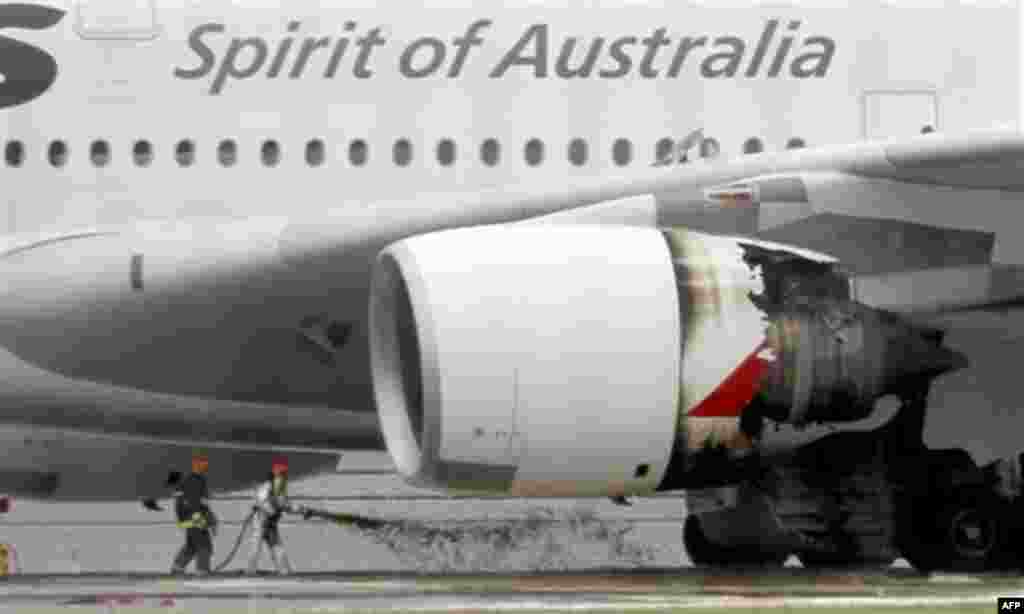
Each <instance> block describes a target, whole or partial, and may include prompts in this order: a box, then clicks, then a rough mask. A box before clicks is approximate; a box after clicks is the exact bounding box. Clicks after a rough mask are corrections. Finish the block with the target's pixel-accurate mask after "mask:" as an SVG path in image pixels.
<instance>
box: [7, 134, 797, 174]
mask: <svg viewBox="0 0 1024 614" xmlns="http://www.w3.org/2000/svg"><path fill="white" fill-rule="evenodd" d="M674 143H675V142H674V141H673V140H672V139H670V138H667V137H666V138H663V139H661V140H659V141H658V142H657V143H656V144H655V146H654V152H653V153H654V160H664V159H666V158H668V157H669V156H671V155H672V153H673V148H674V147H675V145H674ZM805 146H806V142H805V141H804V140H803V139H801V138H792V139H789V141H788V142H787V143H786V148H787V149H796V148H800V147H805ZM590 149H591V148H590V145H589V144H588V143H587V141H586V140H584V139H580V138H577V139H572V140H571V141H569V144H568V146H567V148H566V157H567V159H568V160H569V162H570V163H571V164H573V165H574V166H583V165H584V164H586V163H587V160H588V159H589V158H590ZM699 149H700V156H701V157H704V158H715V157H717V156H718V155H719V153H720V152H721V146H720V145H719V143H718V141H717V140H715V139H713V138H706V139H704V140H703V141H702V142H701V143H700V148H699ZM326 151H327V150H326V145H325V144H324V141H322V140H320V139H313V140H310V141H307V142H306V144H305V163H306V164H307V165H308V166H320V165H322V164H324V162H325V161H326ZM762 151H764V143H763V142H762V141H761V139H758V138H756V137H755V138H750V139H747V140H746V141H744V143H743V153H746V154H753V153H760V152H762ZM501 153H502V144H501V143H500V142H499V141H498V140H497V139H486V140H484V141H483V142H482V143H481V144H480V150H479V155H480V161H481V162H483V163H484V164H486V165H487V166H496V165H497V164H499V163H500V162H501ZM216 154H217V161H218V163H219V164H220V165H221V166H233V165H235V164H236V163H237V162H238V157H239V148H238V144H237V143H236V142H235V141H233V140H230V139H225V140H223V141H221V142H220V143H218V144H217V150H216ZM70 155H71V150H70V148H69V146H68V144H67V143H66V142H65V141H51V142H50V144H49V146H48V147H47V148H46V159H47V160H48V161H49V163H50V164H51V165H52V166H54V167H62V166H64V165H65V164H67V163H68V160H69V158H70ZM173 155H174V160H175V162H176V163H177V164H178V166H182V167H187V166H192V165H193V164H195V162H196V144H195V142H194V141H191V140H187V139H186V140H182V141H178V143H177V144H176V145H175V146H174V154H173ZM282 155H283V152H282V147H281V145H280V143H278V142H277V141H274V140H266V141H263V143H262V144H261V145H260V148H259V158H260V161H261V162H262V163H263V165H264V166H271V167H272V166H277V165H278V164H279V163H280V162H281V159H282ZM434 155H435V156H436V157H437V162H438V163H439V164H441V165H442V166H451V165H452V164H454V163H455V160H456V145H455V141H453V140H451V139H442V140H440V141H438V143H437V145H436V147H435V150H434ZM544 155H545V145H544V142H543V141H541V140H540V139H530V140H528V141H526V143H525V144H524V146H523V159H524V160H525V161H526V163H527V164H528V165H530V166H538V165H540V164H542V163H543V162H544ZM155 156H156V154H155V152H154V147H153V144H152V143H151V142H149V141H146V140H139V141H135V143H134V144H133V145H132V148H131V158H132V160H133V162H134V163H135V165H136V166H143V167H145V166H149V165H150V164H152V163H153V161H154V159H155ZM611 156H612V160H613V161H614V162H615V164H616V165H617V166H626V165H627V164H630V163H631V162H633V160H634V147H633V142H632V141H630V140H629V139H616V140H615V142H614V143H612V147H611ZM26 158H27V153H26V148H25V145H24V143H22V142H21V141H8V142H7V144H6V146H5V147H4V160H5V161H6V163H7V166H11V167H20V166H22V165H23V164H24V163H25V160H26ZM391 159H392V161H393V162H394V163H395V164H396V165H398V166H408V165H409V164H410V163H411V162H412V160H413V145H412V143H411V142H410V141H409V140H408V139H399V140H397V141H395V143H394V145H393V146H392V148H391ZM89 160H90V161H91V162H92V164H93V165H94V166H97V167H103V166H107V165H108V164H110V163H111V161H112V153H111V147H110V143H108V142H107V141H103V140H97V141H93V142H92V143H91V144H90V145H89ZM348 160H349V163H351V164H352V165H353V166H363V165H365V164H367V163H368V162H369V160H370V147H369V145H368V144H367V142H366V141H364V140H362V139H357V140H354V141H351V142H350V143H349V144H348Z"/></svg>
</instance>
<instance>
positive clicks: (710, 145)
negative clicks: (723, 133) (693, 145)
mask: <svg viewBox="0 0 1024 614" xmlns="http://www.w3.org/2000/svg"><path fill="white" fill-rule="evenodd" d="M721 153H722V146H721V144H719V142H718V139H715V138H711V137H708V138H706V139H703V140H702V141H701V142H700V157H702V158H706V159H708V160H712V159H714V158H717V157H718V156H719V155H721Z"/></svg>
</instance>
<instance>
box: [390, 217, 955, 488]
mask: <svg viewBox="0 0 1024 614" xmlns="http://www.w3.org/2000/svg"><path fill="white" fill-rule="evenodd" d="M835 264H836V263H835V261H834V260H832V259H830V258H828V257H827V256H822V255H819V254H814V253H810V252H804V251H801V250H797V249H794V248H787V247H785V246H778V245H773V244H767V243H763V242H752V241H747V240H742V239H734V238H726V237H715V236H710V235H705V234H701V233H695V232H688V231H685V230H678V229H668V230H659V229H653V228H626V227H609V226H565V227H550V226H537V227H529V226H520V227H498V226H495V227H485V228H471V229H460V230H453V231H446V232H439V233H433V234H428V235H422V236H418V237H414V238H411V239H406V240H403V241H400V242H398V243H395V244H393V245H391V246H390V247H388V248H387V249H386V250H384V251H383V252H382V253H381V254H380V256H379V258H378V260H377V263H376V265H375V269H374V273H373V283H372V289H371V304H370V309H371V311H370V325H371V326H370V328H371V332H370V345H371V360H372V367H373V382H374V391H375V395H376V401H377V404H378V409H379V412H380V418H381V425H382V429H383V431H384V435H385V439H386V442H387V446H388V450H389V452H390V453H391V455H392V458H393V459H394V461H395V465H396V467H397V469H398V471H399V473H400V474H401V475H403V476H404V477H405V478H406V479H407V480H408V481H410V482H412V483H414V484H418V485H422V486H430V487H440V488H446V489H451V490H470V491H490V492H508V493H512V494H516V495H523V496H546V495H547V496H599V495H619V494H642V493H645V492H651V491H654V490H657V489H659V488H680V487H691V486H693V487H695V486H706V485H709V484H713V483H729V482H731V481H735V480H736V479H739V475H738V473H737V472H741V471H742V467H743V465H744V462H743V461H744V459H746V458H748V457H749V456H750V454H751V452H753V451H754V449H755V448H756V438H757V429H756V428H751V427H750V425H751V424H753V423H754V422H756V421H757V420H763V419H765V418H768V419H774V420H779V421H785V422H793V423H801V422H806V421H809V420H818V421H820V420H828V421H844V420H856V419H859V418H861V417H863V416H864V415H866V414H868V413H870V411H871V410H872V408H873V404H874V401H875V399H877V398H878V397H879V396H881V395H883V394H886V393H887V391H888V387H891V385H894V384H893V382H896V381H897V380H898V381H903V380H902V379H899V378H896V379H894V377H892V376H891V374H890V371H892V370H893V367H892V365H891V364H890V361H888V360H887V358H886V356H887V352H890V350H891V348H892V347H897V346H898V347H899V348H903V347H904V346H907V347H911V349H912V350H913V351H910V350H907V351H904V352H903V353H902V354H901V355H900V359H901V361H903V364H901V365H900V366H899V367H898V368H897V369H896V370H897V371H899V374H900V376H901V377H902V376H903V375H904V374H905V372H916V371H915V369H914V368H911V367H908V366H907V365H910V364H911V363H914V362H915V361H917V363H922V361H923V362H926V363H928V365H927V367H928V369H931V370H938V371H941V370H942V368H941V367H942V364H941V363H942V361H943V360H944V359H945V358H947V356H946V354H943V351H945V352H948V350H944V349H943V350H942V351H940V350H939V349H937V348H939V345H938V344H937V343H935V342H934V341H929V340H927V339H925V338H924V337H923V336H922V335H918V334H917V333H916V331H914V330H913V329H912V328H911V327H909V326H905V325H903V324H902V323H899V322H896V320H892V321H889V320H887V319H886V318H884V317H882V314H880V312H876V311H874V310H870V309H868V308H865V307H863V306H860V305H857V304H856V303H854V302H853V301H852V300H851V297H850V284H849V281H848V279H847V278H846V277H845V276H844V275H842V273H841V272H839V271H837V269H836V267H835ZM896 324H899V326H897V325H896ZM893 335H897V336H899V335H902V336H903V337H906V336H908V335H909V337H912V338H913V339H912V340H911V341H907V340H906V339H903V338H902V337H901V338H900V339H899V341H898V343H897V344H896V345H895V346H894V342H893V341H892V340H891V339H890V337H891V336H893ZM917 337H921V340H918V339H917ZM915 352H916V353H915ZM922 364H923V363H922ZM918 371H920V369H918ZM751 417H755V418H756V419H757V420H753V421H752V420H751Z"/></svg>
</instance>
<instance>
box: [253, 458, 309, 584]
mask: <svg viewBox="0 0 1024 614" xmlns="http://www.w3.org/2000/svg"><path fill="white" fill-rule="evenodd" d="M253 512H254V513H255V514H256V519H255V520H256V522H255V523H254V525H253V526H254V527H255V528H254V531H253V548H252V554H251V555H250V556H249V569H248V571H249V573H250V574H253V573H256V571H257V569H258V567H259V561H260V551H261V550H262V548H263V544H264V543H266V544H267V547H268V548H269V549H270V558H271V560H273V562H274V566H275V567H276V568H277V572H278V573H279V574H282V575H285V574H289V573H291V572H292V568H291V563H289V561H288V554H287V553H286V552H285V550H284V544H283V543H282V542H281V532H280V530H279V529H278V523H279V522H280V520H281V515H282V514H284V513H285V512H287V513H289V514H301V513H302V509H301V508H296V507H294V506H292V504H291V501H289V500H288V460H287V459H285V458H276V459H274V462H273V465H272V466H271V470H270V475H269V476H267V480H266V481H265V482H264V483H263V484H262V485H261V486H260V487H259V489H258V490H257V491H256V501H255V504H254V505H253Z"/></svg>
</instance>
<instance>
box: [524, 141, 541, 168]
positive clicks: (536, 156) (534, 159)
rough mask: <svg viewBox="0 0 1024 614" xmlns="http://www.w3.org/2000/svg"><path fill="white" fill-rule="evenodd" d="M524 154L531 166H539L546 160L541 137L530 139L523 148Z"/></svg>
mask: <svg viewBox="0 0 1024 614" xmlns="http://www.w3.org/2000/svg"><path fill="white" fill-rule="evenodd" d="M523 156H524V157H525V158H526V163H527V164H529V165H530V166H537V165H538V164H540V163H541V162H543V161H544V143H542V142H541V140H540V139H530V140H529V141H527V142H526V147H525V148H523Z"/></svg>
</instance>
